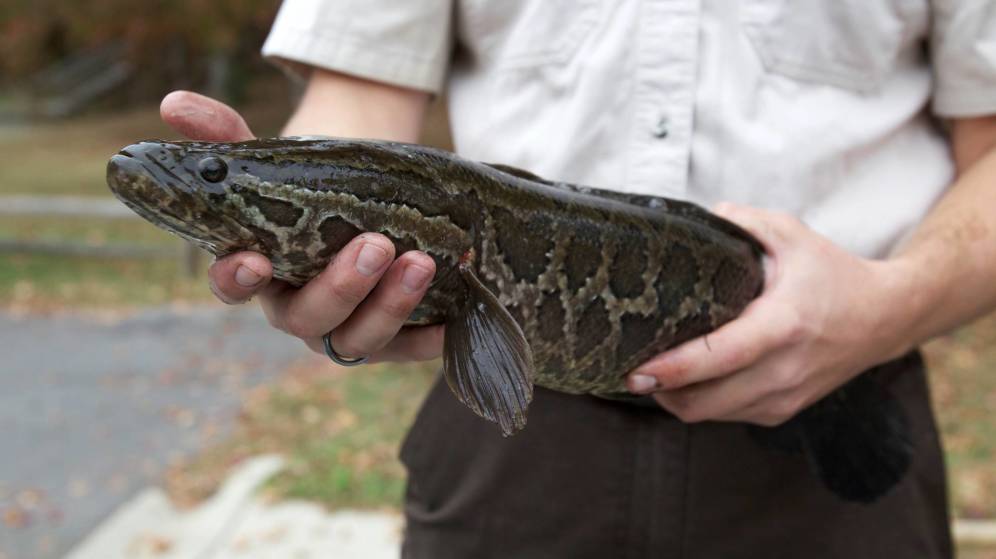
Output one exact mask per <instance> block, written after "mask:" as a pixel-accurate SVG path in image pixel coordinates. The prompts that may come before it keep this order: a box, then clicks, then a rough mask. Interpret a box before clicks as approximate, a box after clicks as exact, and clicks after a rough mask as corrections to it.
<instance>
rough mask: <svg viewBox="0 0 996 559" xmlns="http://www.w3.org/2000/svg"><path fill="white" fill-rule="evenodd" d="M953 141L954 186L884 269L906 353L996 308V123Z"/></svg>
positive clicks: (977, 122)
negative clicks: (886, 273)
mask: <svg viewBox="0 0 996 559" xmlns="http://www.w3.org/2000/svg"><path fill="white" fill-rule="evenodd" d="M952 134H953V146H954V158H955V161H956V163H957V166H958V174H957V178H956V180H955V182H954V184H953V185H952V186H951V188H950V189H949V190H948V191H947V193H946V194H945V196H944V197H943V198H942V199H941V200H940V202H939V203H938V204H937V205H936V206H935V208H934V209H933V210H932V211H931V213H930V214H929V215H928V216H927V218H926V219H925V220H924V221H923V222H922V223H921V224H920V226H919V227H918V228H917V229H916V230H915V231H914V232H913V234H912V235H911V236H910V238H909V239H908V240H907V242H906V243H904V244H903V246H901V247H900V249H899V250H898V251H897V253H896V254H895V255H894V256H893V258H891V259H889V260H888V261H886V262H885V263H883V265H884V266H887V267H888V268H889V270H890V274H891V276H892V279H893V281H894V285H895V286H896V289H895V290H893V300H892V301H891V304H892V305H893V306H894V308H895V309H896V311H897V312H898V313H899V317H898V322H897V325H898V326H899V329H900V330H902V331H903V333H902V336H903V340H901V342H900V346H901V347H900V348H902V347H906V348H908V347H912V346H915V345H917V344H920V343H922V342H924V341H926V340H928V339H930V338H932V337H934V336H937V335H939V334H942V333H944V332H946V331H949V330H951V329H953V328H955V327H957V326H959V325H961V324H964V323H966V322H968V321H970V320H972V319H974V318H976V317H978V316H980V315H982V314H985V313H986V312H989V311H991V310H993V309H994V308H996V118H989V119H973V120H972V121H962V122H958V123H956V124H955V126H954V128H953V130H952ZM904 327H905V328H904Z"/></svg>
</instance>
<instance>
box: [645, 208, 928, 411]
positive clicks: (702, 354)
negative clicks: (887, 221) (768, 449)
mask: <svg viewBox="0 0 996 559" xmlns="http://www.w3.org/2000/svg"><path fill="white" fill-rule="evenodd" d="M716 212H717V213H718V214H720V215H722V216H723V217H725V218H726V219H729V220H731V221H733V222H734V223H737V224H738V225H740V226H741V227H743V228H744V229H746V230H748V231H750V232H751V233H752V234H754V236H755V237H757V238H758V239H759V240H760V241H761V242H762V244H764V245H765V250H766V252H767V255H768V257H767V261H766V276H767V278H766V288H765V291H764V292H763V293H762V295H761V296H760V297H759V298H758V299H756V300H754V301H753V302H752V303H751V305H750V306H748V307H747V309H745V311H744V312H743V314H742V315H741V316H740V317H738V318H737V319H734V320H733V321H731V322H729V323H727V324H726V325H724V326H722V327H720V328H719V329H718V330H716V331H715V332H712V333H710V334H708V335H707V336H703V337H699V338H696V339H694V340H690V341H688V342H686V343H684V344H682V345H680V346H678V347H676V348H674V349H671V350H669V351H666V352H664V353H662V354H660V355H659V356H657V357H655V358H653V359H651V360H650V361H648V362H647V363H646V364H644V365H642V366H640V367H638V368H637V369H636V370H635V371H634V372H633V373H631V375H630V377H629V380H628V386H629V388H630V389H631V390H632V391H634V392H637V393H653V396H654V398H655V399H656V400H657V402H658V403H659V404H660V405H661V406H662V407H664V408H665V409H667V410H668V411H670V412H672V413H674V414H675V415H676V416H678V417H679V418H680V419H682V420H683V421H688V422H693V421H704V420H720V421H744V422H750V423H755V424H760V425H766V426H773V425H778V424H781V423H783V422H785V421H786V420H788V419H790V418H791V417H793V416H795V415H796V414H797V413H798V412H799V411H801V410H802V409H804V408H806V407H808V406H809V405H810V404H812V403H813V402H815V401H817V400H819V399H820V398H822V397H823V396H825V395H826V394H828V393H830V392H831V391H833V390H834V389H836V388H838V387H839V386H841V385H842V384H844V383H845V382H847V381H848V380H850V379H851V378H853V377H854V376H855V375H857V374H858V373H860V372H861V371H864V370H866V369H868V368H869V367H870V366H872V365H875V364H876V363H879V362H882V361H886V360H888V359H890V358H895V357H898V356H900V355H902V354H903V353H904V352H906V351H909V349H910V348H911V347H912V341H908V340H904V339H903V331H904V328H902V325H901V322H900V320H898V319H897V317H895V316H893V315H894V314H896V309H899V308H901V306H902V305H903V302H902V299H901V298H902V297H903V296H904V292H902V291H901V290H899V289H896V287H897V284H898V283H899V281H901V278H900V276H898V275H897V274H896V272H895V271H894V270H893V268H894V266H892V265H890V264H889V263H888V262H887V261H876V260H867V259H862V258H859V257H857V256H855V255H853V254H851V253H849V252H847V251H845V250H843V249H841V248H839V247H837V246H835V245H833V244H832V243H830V242H829V241H828V240H827V239H825V238H824V237H822V236H820V235H819V234H817V233H815V232H814V231H813V230H811V229H809V228H808V227H806V226H805V225H804V224H802V223H801V222H799V221H798V220H796V219H794V218H792V217H789V216H787V215H781V214H776V213H773V212H768V211H764V210H760V209H755V208H749V207H744V206H734V205H730V204H724V205H722V206H721V207H720V208H717V210H716Z"/></svg>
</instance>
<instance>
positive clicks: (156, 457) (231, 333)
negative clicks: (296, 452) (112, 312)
mask: <svg viewBox="0 0 996 559" xmlns="http://www.w3.org/2000/svg"><path fill="white" fill-rule="evenodd" d="M303 355H304V352H303V346H302V345H301V344H300V342H297V341H296V340H293V339H291V338H289V337H287V336H283V335H281V334H279V333H277V332H275V331H273V330H272V329H270V328H269V327H268V326H267V325H266V324H265V322H264V321H263V320H262V319H261V318H260V313H259V312H258V309H255V308H252V307H246V308H236V309H218V308H207V309H200V310H195V311H189V312H177V311H172V310H153V311H146V312H142V313H140V314H138V315H135V316H132V317H130V318H126V319H121V320H117V321H113V322H110V321H107V320H98V319H95V318H86V317H65V316H64V317H30V316H28V317H15V316H10V315H5V314H2V313H0V559H22V558H30V559H45V558H49V557H60V556H61V555H62V554H63V553H65V552H66V551H67V550H68V549H69V548H70V547H72V545H73V544H74V543H76V542H77V541H78V540H79V539H81V538H82V537H83V536H84V535H86V533H87V532H88V531H89V530H91V529H92V528H93V527H94V526H96V525H97V524H98V523H99V522H100V521H101V520H102V519H103V518H104V517H105V516H106V515H107V514H109V513H110V512H111V511H113V510H114V509H115V508H116V507H117V505H119V504H120V503H121V502H123V501H124V500H126V499H127V498H129V497H130V496H132V495H133V494H134V493H135V492H136V491H138V490H139V489H141V488H143V487H146V486H147V485H150V484H153V483H156V480H157V479H158V476H159V475H161V473H162V472H163V470H164V469H165V468H166V467H167V466H168V465H169V463H170V462H171V461H174V460H178V459H180V458H181V457H183V456H185V455H189V453H191V452H192V451H194V450H196V449H198V448H201V447H203V446H204V444H206V442H208V440H210V438H211V437H212V436H213V437H217V436H219V435H221V434H223V433H224V432H225V431H226V430H227V429H228V428H230V426H231V425H232V419H233V417H234V413H235V411H236V410H237V407H238V402H239V396H240V393H241V392H242V391H243V390H245V389H247V388H250V387H251V386H254V385H257V384H259V383H260V382H263V381H265V380H267V379H270V378H273V377H274V376H275V375H276V374H277V373H278V372H279V371H280V370H282V369H283V368H285V367H286V366H287V365H288V364H290V363H291V362H292V361H293V360H294V359H296V358H300V357H302V356H303ZM212 433H213V435H212Z"/></svg>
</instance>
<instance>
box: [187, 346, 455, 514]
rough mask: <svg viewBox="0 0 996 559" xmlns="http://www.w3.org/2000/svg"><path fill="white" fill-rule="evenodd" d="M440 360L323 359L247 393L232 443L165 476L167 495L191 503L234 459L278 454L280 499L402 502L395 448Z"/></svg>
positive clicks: (336, 503)
mask: <svg viewBox="0 0 996 559" xmlns="http://www.w3.org/2000/svg"><path fill="white" fill-rule="evenodd" d="M437 369H438V364H435V363H429V364H420V365H407V366H399V365H396V364H382V365H376V366H371V367H365V368H362V369H345V368H341V367H336V368H332V367H330V366H329V365H328V363H327V362H326V361H325V360H324V359H320V360H312V359H309V360H307V361H306V362H303V363H301V364H298V365H297V366H295V367H292V368H291V369H290V371H289V372H288V373H287V374H286V375H284V377H283V378H282V379H281V380H280V381H278V382H275V383H273V384H270V385H266V386H262V387H259V388H257V389H256V390H255V391H253V392H252V393H250V395H249V396H248V398H246V400H245V402H244V405H243V409H242V413H241V415H240V422H239V426H238V428H237V429H236V432H235V433H234V435H233V436H232V437H231V438H230V439H229V440H228V441H226V442H224V443H222V444H220V445H219V446H216V447H214V448H212V449H210V450H208V451H207V452H205V453H203V454H202V455H200V456H198V457H197V458H195V459H194V460H193V461H191V462H189V463H187V464H183V465H181V466H178V467H176V468H174V469H173V470H172V471H171V472H170V474H169V475H168V476H167V480H168V483H167V487H168V489H169V491H170V494H171V495H172V496H173V497H174V500H176V501H177V502H178V503H180V504H192V503H196V502H198V501H200V500H201V499H203V498H204V497H206V496H208V495H210V494H211V492H213V491H214V490H215V489H216V487H217V486H218V484H220V482H221V481H222V480H223V479H224V476H225V474H226V473H228V471H229V468H230V467H231V465H232V464H234V463H235V462H238V461H239V460H241V459H244V458H246V457H249V456H253V455H256V454H260V453H267V452H278V453H280V454H283V455H284V456H286V457H287V458H288V460H289V467H288V468H287V469H286V470H285V471H284V472H283V473H281V474H280V475H278V476H277V477H276V478H275V479H274V480H272V481H271V482H270V485H269V490H270V491H271V492H272V494H273V496H274V497H276V498H282V497H293V498H302V499H308V500H313V501H318V502H320V503H323V504H325V505H326V506H328V507H330V508H339V507H360V508H379V507H397V506H400V504H401V498H402V493H403V490H404V479H405V478H404V475H405V472H404V468H403V467H402V466H401V463H400V462H399V461H398V459H397V453H398V446H399V444H400V442H401V439H402V437H403V435H404V433H405V431H406V429H407V427H408V425H409V423H411V421H412V419H413V417H414V415H415V412H416V411H417V409H418V405H419V403H420V402H421V400H422V397H423V395H424V394H425V392H426V390H427V389H428V387H429V385H430V383H431V382H432V379H433V378H434V375H435V371H436V370H437Z"/></svg>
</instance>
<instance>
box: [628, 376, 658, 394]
mask: <svg viewBox="0 0 996 559" xmlns="http://www.w3.org/2000/svg"><path fill="white" fill-rule="evenodd" d="M656 387H657V379H656V378H654V377H648V376H647V375H633V376H631V377H629V389H630V390H631V391H633V392H649V391H651V390H653V389H654V388H656Z"/></svg>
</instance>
